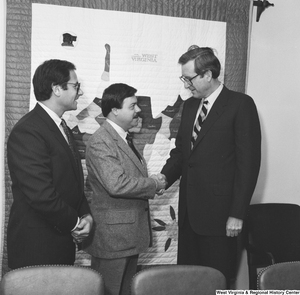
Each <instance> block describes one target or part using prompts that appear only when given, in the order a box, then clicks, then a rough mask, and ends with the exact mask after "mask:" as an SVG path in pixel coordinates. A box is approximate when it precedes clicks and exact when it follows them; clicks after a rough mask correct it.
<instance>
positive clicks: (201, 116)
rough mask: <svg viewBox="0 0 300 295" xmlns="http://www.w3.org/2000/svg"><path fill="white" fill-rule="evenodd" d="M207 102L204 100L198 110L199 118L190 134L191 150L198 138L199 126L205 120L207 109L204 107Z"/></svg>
mask: <svg viewBox="0 0 300 295" xmlns="http://www.w3.org/2000/svg"><path fill="white" fill-rule="evenodd" d="M207 103H208V101H207V100H204V99H203V101H202V107H201V110H200V113H199V116H198V118H197V120H196V123H195V125H194V129H193V134H192V138H191V142H192V148H193V145H194V144H195V142H196V139H197V137H198V134H199V132H200V129H201V126H202V124H203V122H204V120H205V118H206V115H207V108H206V105H207Z"/></svg>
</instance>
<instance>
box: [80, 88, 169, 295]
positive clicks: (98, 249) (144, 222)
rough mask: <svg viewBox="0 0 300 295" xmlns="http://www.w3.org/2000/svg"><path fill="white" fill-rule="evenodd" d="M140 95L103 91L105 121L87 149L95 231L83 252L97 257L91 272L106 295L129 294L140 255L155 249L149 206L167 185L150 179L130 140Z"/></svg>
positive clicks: (127, 90)
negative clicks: (97, 275)
mask: <svg viewBox="0 0 300 295" xmlns="http://www.w3.org/2000/svg"><path fill="white" fill-rule="evenodd" d="M136 91H137V90H136V89H135V88H133V87H131V86H129V85H127V84H122V83H117V84H112V85H110V86H109V87H108V88H106V89H105V90H104V93H103V96H102V103H101V108H102V113H103V116H104V117H106V121H105V122H104V123H103V124H102V125H101V127H100V128H99V129H98V130H97V131H96V132H95V133H94V134H93V135H92V136H91V138H90V139H89V141H88V144H87V149H86V164H87V170H88V180H89V183H90V185H91V188H92V191H93V194H92V202H91V210H92V215H93V218H94V222H95V226H94V229H93V231H92V235H91V238H89V239H88V240H87V241H86V242H85V245H84V249H85V251H87V252H88V253H89V254H91V255H92V261H91V264H92V265H91V267H92V268H93V269H95V270H97V271H99V272H100V273H101V274H102V276H103V278H104V281H105V288H106V294H107V295H119V294H122V295H125V294H130V282H131V279H132V277H133V275H134V274H135V273H136V268H137V261H138V255H139V253H141V252H145V251H146V250H147V249H148V247H150V246H151V244H152V235H151V224H150V212H149V202H148V200H149V199H153V198H154V196H155V194H157V193H160V191H161V190H162V189H164V188H165V185H166V184H165V182H164V181H159V180H158V179H157V177H156V178H154V177H153V178H152V177H148V174H147V167H146V162H145V159H144V158H143V157H142V155H140V154H139V153H138V151H136V149H135V147H134V146H133V145H132V141H131V140H132V139H130V138H128V137H130V136H131V134H130V133H129V132H128V131H129V130H130V129H132V128H133V127H135V126H136V125H137V124H138V113H139V112H140V111H141V109H140V108H139V107H138V100H137V97H136V96H135V93H136Z"/></svg>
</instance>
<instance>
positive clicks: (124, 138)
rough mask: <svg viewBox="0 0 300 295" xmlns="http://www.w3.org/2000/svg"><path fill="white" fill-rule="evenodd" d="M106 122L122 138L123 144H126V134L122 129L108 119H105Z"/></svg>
mask: <svg viewBox="0 0 300 295" xmlns="http://www.w3.org/2000/svg"><path fill="white" fill-rule="evenodd" d="M106 121H107V122H108V123H109V124H110V125H111V126H112V127H113V128H114V129H115V130H116V132H117V133H118V134H119V135H120V136H121V137H122V139H123V140H124V141H125V142H127V140H126V135H127V132H126V131H125V130H124V129H123V128H122V127H120V126H119V125H118V124H116V123H115V122H113V121H112V120H109V119H108V118H106Z"/></svg>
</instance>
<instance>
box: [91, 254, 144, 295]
mask: <svg viewBox="0 0 300 295" xmlns="http://www.w3.org/2000/svg"><path fill="white" fill-rule="evenodd" d="M137 262H138V255H134V256H129V257H124V258H118V259H103V258H98V257H94V256H92V259H91V268H92V269H94V270H96V271H98V272H99V273H100V274H101V275H102V277H103V280H104V284H105V295H129V294H130V293H131V292H130V286H131V280H132V277H133V276H134V275H135V274H136V271H137Z"/></svg>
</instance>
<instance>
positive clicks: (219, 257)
mask: <svg viewBox="0 0 300 295" xmlns="http://www.w3.org/2000/svg"><path fill="white" fill-rule="evenodd" d="M236 256H237V238H236V237H234V238H232V237H227V236H202V235H198V234H196V233H195V232H194V231H193V230H192V228H191V225H190V223H189V220H188V217H187V216H186V218H185V220H184V224H183V226H182V227H179V236H178V254H177V264H180V265H202V266H209V267H212V268H215V269H217V270H219V271H221V272H222V273H223V274H224V276H225V278H226V281H227V287H228V288H229V287H230V281H231V279H232V277H233V274H234V271H235V267H236V261H237V258H236Z"/></svg>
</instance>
